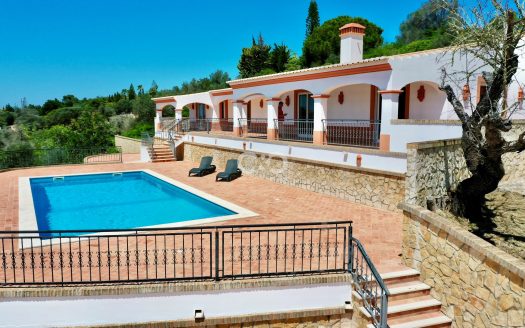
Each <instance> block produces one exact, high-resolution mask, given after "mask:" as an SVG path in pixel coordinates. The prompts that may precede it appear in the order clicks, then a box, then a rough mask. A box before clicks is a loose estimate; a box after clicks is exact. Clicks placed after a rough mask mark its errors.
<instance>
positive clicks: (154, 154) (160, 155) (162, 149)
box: [149, 139, 177, 163]
mask: <svg viewBox="0 0 525 328" xmlns="http://www.w3.org/2000/svg"><path fill="white" fill-rule="evenodd" d="M149 155H150V158H151V161H152V162H153V163H164V162H173V161H176V160H177V159H176V158H175V156H174V154H173V152H172V151H171V147H170V144H169V143H168V142H167V141H164V140H162V141H160V140H158V139H156V140H155V143H154V145H153V147H152V149H150V152H149Z"/></svg>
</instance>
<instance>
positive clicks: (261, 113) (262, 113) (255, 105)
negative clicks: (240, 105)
mask: <svg viewBox="0 0 525 328" xmlns="http://www.w3.org/2000/svg"><path fill="white" fill-rule="evenodd" d="M261 100H262V101H263V106H262V107H261V106H260V103H261ZM247 101H251V111H252V112H251V114H252V117H251V118H267V116H268V113H267V112H266V101H265V100H264V98H263V97H261V96H257V97H251V98H249V99H248V100H247Z"/></svg>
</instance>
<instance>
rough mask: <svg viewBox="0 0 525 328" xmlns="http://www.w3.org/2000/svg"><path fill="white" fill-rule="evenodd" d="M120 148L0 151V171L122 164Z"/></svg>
mask: <svg viewBox="0 0 525 328" xmlns="http://www.w3.org/2000/svg"><path fill="white" fill-rule="evenodd" d="M121 162H122V149H121V148H120V147H116V146H112V147H94V148H47V149H24V150H16V151H0V169H10V168H18V167H34V166H50V165H60V164H96V163H101V164H102V163H121Z"/></svg>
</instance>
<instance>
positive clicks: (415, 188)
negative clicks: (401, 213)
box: [406, 140, 470, 207]
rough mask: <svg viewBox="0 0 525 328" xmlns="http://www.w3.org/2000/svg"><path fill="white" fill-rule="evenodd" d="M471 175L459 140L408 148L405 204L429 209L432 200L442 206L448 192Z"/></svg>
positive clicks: (414, 144)
mask: <svg viewBox="0 0 525 328" xmlns="http://www.w3.org/2000/svg"><path fill="white" fill-rule="evenodd" d="M469 175H470V172H469V171H468V170H467V166H466V163H465V159H464V157H463V150H462V149H461V144H460V141H459V140H444V141H430V142H421V143H413V144H409V145H408V147H407V178H406V202H408V203H410V204H417V205H419V206H423V207H426V206H427V205H426V203H427V199H431V200H433V201H435V202H436V203H438V204H440V205H443V203H445V202H446V200H447V199H448V197H447V195H448V191H449V190H451V189H454V188H456V187H457V185H458V184H459V182H461V181H462V180H463V179H465V178H467V177H468V176H469Z"/></svg>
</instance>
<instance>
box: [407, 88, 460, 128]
mask: <svg viewBox="0 0 525 328" xmlns="http://www.w3.org/2000/svg"><path fill="white" fill-rule="evenodd" d="M421 86H423V87H424V88H425V99H423V101H419V99H418V98H417V93H418V90H419V88H420V87H421ZM409 99H410V116H409V118H410V119H413V120H440V119H442V120H457V119H458V116H457V115H456V113H455V112H454V109H453V108H452V105H451V104H450V103H449V102H448V100H447V96H446V95H445V93H444V92H443V91H441V90H439V89H438V88H437V86H436V85H435V84H430V83H427V82H415V83H411V84H410V95H409ZM401 110H404V109H403V108H402V109H401Z"/></svg>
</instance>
